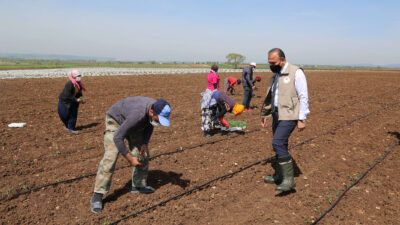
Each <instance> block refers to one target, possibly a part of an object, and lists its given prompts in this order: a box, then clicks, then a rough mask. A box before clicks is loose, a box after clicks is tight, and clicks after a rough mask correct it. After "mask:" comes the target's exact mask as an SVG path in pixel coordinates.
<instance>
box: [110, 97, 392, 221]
mask: <svg viewBox="0 0 400 225" xmlns="http://www.w3.org/2000/svg"><path fill="white" fill-rule="evenodd" d="M399 103H400V102H396V103H393V104H391V105H389V106H385V107H383V108H381V109H378V110H376V111H374V112H370V113H366V114H364V115H362V116H360V117H358V118H356V119H354V120H351V121H350V122H348V123H346V124H344V125H342V126H340V127H337V128H334V129H333V130H331V131H328V132H325V133H323V134H321V135H317V136H314V137H312V138H309V139H307V140H304V141H302V142H300V143H298V144H296V145H294V146H292V147H290V148H289V150H292V149H294V148H296V147H298V146H301V145H304V144H305V143H307V142H309V141H312V140H314V139H317V138H319V137H322V136H325V135H328V134H331V133H333V132H335V131H337V130H340V129H343V128H344V127H347V126H350V125H351V124H353V123H354V122H356V121H358V120H361V119H363V118H365V117H367V116H370V115H372V114H376V113H378V112H380V111H383V110H385V109H388V108H391V107H393V106H395V105H398V104H399ZM397 144H398V143H397ZM386 155H387V154H386ZM386 155H385V157H386ZM274 158H275V157H269V158H266V159H262V160H259V161H257V162H254V163H252V164H250V165H247V166H245V167H243V168H240V169H238V170H236V171H233V172H231V173H227V174H225V175H222V176H220V177H217V178H215V179H213V180H210V181H208V182H206V183H204V184H202V185H199V186H196V187H194V188H192V189H190V190H188V191H185V192H183V193H181V194H178V195H175V196H173V197H171V198H169V199H167V200H164V201H162V202H160V203H158V204H155V205H152V206H150V207H148V208H146V209H143V210H141V211H138V212H135V213H132V214H130V215H127V216H124V217H122V218H121V219H118V220H116V221H114V222H112V223H110V224H117V223H119V222H121V221H122V220H126V219H128V218H131V217H132V218H135V217H137V216H138V215H140V214H143V213H145V212H148V211H150V210H152V209H154V208H157V207H159V206H164V205H165V204H166V203H168V202H170V201H172V200H176V199H179V198H181V197H183V196H185V195H188V194H192V193H194V192H195V191H198V190H202V189H204V188H206V187H209V186H210V184H212V183H214V182H216V181H220V180H224V179H226V178H230V177H232V176H234V175H235V174H237V173H240V172H242V171H244V170H246V169H249V168H251V167H253V166H255V165H258V164H260V163H262V162H265V163H268V162H271V161H272V160H273V159H274Z"/></svg>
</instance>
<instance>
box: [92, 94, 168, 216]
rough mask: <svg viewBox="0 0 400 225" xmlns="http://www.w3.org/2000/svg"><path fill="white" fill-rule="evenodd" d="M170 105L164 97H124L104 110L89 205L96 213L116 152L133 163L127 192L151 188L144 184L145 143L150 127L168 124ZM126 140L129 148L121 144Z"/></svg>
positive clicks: (148, 136) (144, 190)
mask: <svg viewBox="0 0 400 225" xmlns="http://www.w3.org/2000/svg"><path fill="white" fill-rule="evenodd" d="M170 113H171V107H170V105H169V103H168V102H167V101H165V100H164V99H158V100H155V99H152V98H148V97H142V96H137V97H128V98H125V99H123V100H121V101H119V102H117V103H115V104H114V105H113V106H111V108H110V109H109V110H108V111H107V114H106V130H105V132H104V149H105V152H104V156H103V159H102V160H101V162H100V165H99V168H98V170H97V176H96V181H95V186H94V194H93V197H92V198H91V199H90V209H91V211H92V212H93V213H99V212H101V211H102V209H103V202H102V199H103V195H105V194H107V193H108V191H109V190H110V186H111V178H112V175H113V173H114V169H115V164H116V162H117V159H118V155H119V154H121V155H123V156H124V158H125V159H126V160H127V161H128V163H129V165H131V166H132V167H133V172H132V189H131V193H144V194H150V193H153V192H154V189H153V188H152V187H150V186H147V176H148V170H149V160H150V153H149V148H148V143H149V141H150V137H151V134H152V133H153V127H157V126H160V125H162V126H169V124H170V120H169V116H170ZM125 139H127V140H128V144H129V148H127V147H126V145H125Z"/></svg>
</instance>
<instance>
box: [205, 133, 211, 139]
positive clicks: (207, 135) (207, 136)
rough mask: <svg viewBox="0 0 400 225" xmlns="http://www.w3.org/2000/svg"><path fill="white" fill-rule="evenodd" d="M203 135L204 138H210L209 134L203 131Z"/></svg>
mask: <svg viewBox="0 0 400 225" xmlns="http://www.w3.org/2000/svg"><path fill="white" fill-rule="evenodd" d="M203 137H204V138H211V135H210V134H209V133H204V135H203Z"/></svg>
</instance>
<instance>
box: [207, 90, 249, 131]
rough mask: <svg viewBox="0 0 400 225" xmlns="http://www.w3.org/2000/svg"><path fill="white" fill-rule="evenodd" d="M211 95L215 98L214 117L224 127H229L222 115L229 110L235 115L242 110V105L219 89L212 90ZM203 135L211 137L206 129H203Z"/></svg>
mask: <svg viewBox="0 0 400 225" xmlns="http://www.w3.org/2000/svg"><path fill="white" fill-rule="evenodd" d="M211 97H212V98H213V99H215V101H216V105H217V112H216V114H217V115H216V117H215V118H218V120H219V122H221V123H222V125H223V126H225V128H226V129H229V124H228V122H226V120H225V118H224V115H225V114H226V113H227V112H231V113H233V114H234V115H235V116H238V115H240V114H241V113H242V112H243V109H244V106H243V105H240V104H236V103H235V101H234V100H233V99H232V98H231V97H229V96H228V95H226V94H224V93H222V92H220V91H214V92H213V93H212V95H211ZM204 137H207V138H208V137H211V135H210V134H209V133H208V132H207V131H204Z"/></svg>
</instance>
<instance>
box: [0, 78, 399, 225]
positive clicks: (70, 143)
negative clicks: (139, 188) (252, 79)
mask: <svg viewBox="0 0 400 225" xmlns="http://www.w3.org/2000/svg"><path fill="white" fill-rule="evenodd" d="M230 75H234V76H237V77H239V76H240V74H239V73H237V74H230ZM257 75H260V74H257ZM269 75H270V74H267V73H264V74H261V76H262V77H263V80H262V82H261V83H257V86H258V90H257V91H256V96H255V97H254V98H253V100H252V103H253V104H254V105H256V106H258V107H260V105H261V102H262V100H263V97H264V94H265V92H266V88H267V86H268V80H269V79H268V76H269ZM205 76H206V75H205V74H185V75H151V76H117V77H85V79H84V82H85V85H86V87H87V90H88V91H87V93H85V98H86V100H87V103H86V104H85V105H81V107H80V109H79V118H78V124H77V125H78V127H79V128H80V134H79V135H71V134H67V133H66V132H65V128H64V127H63V126H62V123H61V121H60V120H59V118H58V115H57V101H58V94H59V92H60V91H61V89H62V88H63V86H64V83H65V82H66V79H63V78H57V79H15V80H0V87H1V92H0V93H1V96H2V97H1V98H0V105H1V109H0V118H1V121H0V123H1V128H0V133H1V136H0V145H1V146H0V149H1V152H2V154H1V158H0V165H1V166H0V176H1V181H0V191H1V192H2V200H0V212H1V214H0V223H2V224H103V223H108V222H113V221H116V220H118V219H121V218H122V217H124V216H126V215H130V214H132V213H134V212H137V211H140V210H143V209H146V208H148V207H150V206H152V205H155V204H158V203H160V202H162V201H164V200H167V199H169V198H171V197H173V196H176V195H178V194H180V193H183V192H185V191H187V190H190V189H192V188H194V187H196V186H198V185H202V184H204V183H206V182H208V181H209V180H212V179H214V178H217V177H219V176H222V175H225V174H228V173H230V172H234V171H236V170H238V169H240V168H242V167H245V166H247V165H250V164H252V163H254V162H257V161H259V160H262V159H266V158H269V157H271V156H273V155H274V153H273V150H272V146H271V140H272V135H271V129H270V127H268V128H266V129H261V127H260V124H259V123H260V122H259V109H256V110H254V111H251V112H247V113H244V114H243V115H242V116H241V118H240V119H241V120H245V121H247V122H248V125H247V129H246V132H245V133H244V134H230V135H222V134H217V135H215V136H213V138H212V139H204V138H203V137H202V131H201V129H200V123H201V117H200V106H199V101H200V92H202V91H203V90H204V89H205V85H206V82H205ZM226 76H227V74H221V78H222V80H223V79H224V78H225V77H226ZM307 80H308V83H309V95H310V110H311V114H310V116H309V118H308V120H307V129H306V130H305V131H304V132H297V131H294V132H293V134H292V136H291V138H290V146H295V145H296V144H297V143H301V142H303V141H305V140H307V139H309V138H314V139H313V140H311V141H308V142H305V143H304V144H303V145H299V146H296V147H294V148H293V149H292V150H291V154H292V156H293V157H294V159H295V160H296V164H297V167H298V170H297V175H298V176H297V177H296V178H295V179H296V183H297V187H296V191H295V192H292V193H289V194H286V195H279V192H276V191H275V190H274V185H270V184H265V183H264V182H263V176H264V175H266V174H271V173H272V168H271V166H270V164H269V163H266V164H263V163H260V164H257V165H255V166H252V167H250V168H249V169H246V170H244V171H242V172H239V173H237V174H235V175H233V176H231V177H228V178H226V179H223V180H219V181H216V182H214V183H211V184H210V185H209V186H207V187H205V188H203V189H201V190H198V191H195V192H192V193H189V194H187V195H185V196H183V197H181V198H177V199H175V200H172V201H169V202H168V203H166V204H165V205H163V206H160V207H156V208H155V209H153V210H150V211H148V212H145V213H143V214H140V215H138V216H137V217H135V218H129V219H127V220H123V221H122V222H121V224H307V223H308V222H307V221H313V220H314V219H315V218H318V217H319V215H320V214H321V213H322V212H324V211H325V210H327V209H328V208H329V207H330V206H331V203H330V201H335V200H336V199H337V198H338V194H340V193H342V192H343V191H344V190H345V188H346V185H350V184H352V183H353V182H354V179H353V178H354V177H359V176H360V175H361V174H362V173H364V172H365V171H366V169H367V168H368V167H369V164H372V163H374V162H376V161H377V160H379V159H380V157H382V155H383V154H384V153H385V151H386V150H387V149H388V148H389V147H390V146H392V145H393V144H394V143H396V141H397V140H398V137H399V136H400V135H399V133H398V132H400V128H399V124H400V110H399V109H400V104H395V105H393V103H397V102H399V97H400V94H399V91H400V89H399V83H400V72H382V71H373V72H354V71H352V72H307ZM236 93H237V94H236V95H234V96H233V98H234V99H235V100H236V101H238V102H241V99H242V94H243V89H242V88H241V87H238V88H237V92H236ZM136 95H143V96H149V97H153V98H160V97H163V98H165V99H167V100H168V101H169V102H170V103H171V106H172V110H173V113H172V117H171V119H172V122H171V126H170V127H169V128H156V129H155V132H154V134H153V136H152V140H151V142H150V151H151V153H152V155H153V156H154V155H157V154H162V153H168V152H171V154H165V155H162V156H160V157H157V158H155V159H154V160H152V161H151V164H150V168H151V170H150V177H149V181H148V182H149V184H150V185H152V186H153V187H155V188H156V192H155V193H154V194H151V195H134V194H130V193H129V191H128V187H129V185H130V177H131V169H130V168H128V167H126V165H127V162H126V161H125V160H124V159H123V158H122V157H120V159H119V161H118V163H117V168H120V167H125V168H123V169H119V170H116V172H115V174H114V177H113V183H112V186H111V190H110V193H109V194H108V195H107V196H106V198H105V205H104V210H103V212H102V213H100V214H97V215H95V214H92V213H91V212H90V207H89V200H90V197H91V196H92V191H93V185H94V179H95V177H94V176H89V177H86V178H83V179H77V180H74V181H71V182H68V183H63V182H61V183H59V184H57V183H56V182H58V181H63V180H67V179H70V178H74V177H79V176H82V175H84V174H93V173H95V172H96V170H97V167H98V164H99V161H100V159H101V158H102V156H103V151H104V149H103V130H104V116H105V112H106V111H107V110H108V108H109V107H110V106H111V105H112V104H114V103H115V102H117V101H119V100H121V99H123V98H125V97H128V96H136ZM386 106H387V107H386ZM378 110H380V111H378ZM368 113H370V114H368ZM227 119H228V120H232V119H234V118H233V116H231V115H228V116H227ZM354 119H358V120H354ZM11 122H26V123H27V124H28V126H27V127H26V128H8V127H7V124H9V123H11ZM346 124H348V125H346ZM335 128H338V129H336V130H335V131H333V129H335ZM328 131H332V132H330V133H327V132H328ZM213 141H215V142H213ZM201 144H203V145H201ZM196 146H197V147H196ZM181 149H182V151H177V150H181ZM399 159H400V146H396V147H395V148H394V150H393V152H391V153H390V154H389V155H388V157H387V158H386V159H385V160H384V161H383V162H382V163H380V164H378V165H377V166H376V167H375V169H373V170H372V171H371V172H369V173H368V175H367V176H366V177H365V178H364V179H363V180H362V181H361V182H360V183H359V184H358V185H356V186H355V187H353V188H352V189H351V190H350V191H349V192H348V193H347V194H346V195H345V196H344V198H343V199H342V201H340V202H339V204H338V205H337V206H336V207H335V208H334V209H333V210H332V211H331V212H330V213H329V214H328V215H327V216H326V217H325V218H323V219H322V220H321V222H320V224H400V217H398V213H399V212H400V205H399V202H400V178H399V177H400V171H399V170H398V161H399ZM396 165H397V166H396ZM350 177H351V178H350ZM49 183H55V184H54V185H50V186H48V187H45V188H42V189H40V190H35V191H33V192H32V193H28V194H22V195H19V196H16V194H17V193H21V192H24V191H25V189H28V190H29V189H33V188H36V187H40V186H43V185H46V184H49ZM12 196H14V197H12Z"/></svg>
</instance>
